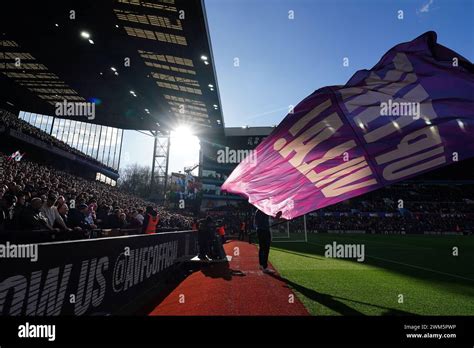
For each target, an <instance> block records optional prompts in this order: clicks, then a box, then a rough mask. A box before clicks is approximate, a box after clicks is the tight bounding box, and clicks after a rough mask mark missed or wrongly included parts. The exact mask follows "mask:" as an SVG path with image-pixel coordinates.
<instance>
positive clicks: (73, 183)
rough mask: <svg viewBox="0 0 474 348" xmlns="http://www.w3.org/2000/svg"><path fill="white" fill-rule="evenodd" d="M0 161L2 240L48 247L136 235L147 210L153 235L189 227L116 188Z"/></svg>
mask: <svg viewBox="0 0 474 348" xmlns="http://www.w3.org/2000/svg"><path fill="white" fill-rule="evenodd" d="M0 155H1V158H2V172H1V174H0V206H1V211H0V231H2V232H3V238H4V239H21V240H24V239H31V238H33V239H34V240H40V241H48V240H64V239H80V238H92V237H99V236H110V235H128V234H139V233H141V226H142V224H143V220H144V215H145V210H146V207H148V206H152V207H153V208H154V209H156V210H157V212H158V215H159V218H160V221H159V225H158V231H160V230H161V231H164V230H167V231H169V230H173V229H177V230H186V229H189V228H190V227H191V222H192V221H191V218H190V217H188V216H185V215H183V214H176V213H172V212H169V211H167V210H165V209H164V208H163V207H158V206H156V204H154V203H151V202H147V201H145V200H143V199H141V198H139V197H134V196H132V195H130V194H128V193H126V192H122V191H121V190H120V189H118V188H117V187H112V186H110V185H107V184H104V183H101V182H98V181H93V180H88V179H85V178H82V177H79V176H77V175H73V174H71V173H67V172H64V171H60V170H57V169H55V168H53V167H52V166H48V165H42V164H41V163H39V162H34V161H31V160H28V159H22V160H21V161H15V160H13V159H12V158H11V156H10V155H7V154H5V153H0ZM48 201H49V202H50V207H48ZM28 231H30V232H31V231H32V232H33V233H28ZM119 231H122V232H121V233H119Z"/></svg>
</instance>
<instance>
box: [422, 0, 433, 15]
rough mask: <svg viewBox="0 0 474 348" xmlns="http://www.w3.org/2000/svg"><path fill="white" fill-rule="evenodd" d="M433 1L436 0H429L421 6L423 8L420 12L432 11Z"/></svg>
mask: <svg viewBox="0 0 474 348" xmlns="http://www.w3.org/2000/svg"><path fill="white" fill-rule="evenodd" d="M433 1H434V0H429V1H428V2H427V3H426V4H424V5H423V6H421V8H420V9H419V12H420V13H426V12H429V11H430V6H431V5H432V4H433Z"/></svg>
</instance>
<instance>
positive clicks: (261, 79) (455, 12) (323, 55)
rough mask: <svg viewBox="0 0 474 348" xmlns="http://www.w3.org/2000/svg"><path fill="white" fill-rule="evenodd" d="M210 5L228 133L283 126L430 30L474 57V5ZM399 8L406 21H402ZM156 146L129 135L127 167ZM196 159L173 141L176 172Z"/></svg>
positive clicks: (441, 0) (319, 0)
mask: <svg viewBox="0 0 474 348" xmlns="http://www.w3.org/2000/svg"><path fill="white" fill-rule="evenodd" d="M205 5H206V11H207V18H208V23H209V31H210V36H211V42H212V48H213V53H214V57H213V58H214V62H213V63H214V64H215V67H216V71H217V80H218V84H219V90H220V97H221V101H222V110H223V113H224V122H225V125H226V126H228V127H229V126H230V127H236V126H244V125H249V126H270V125H274V124H278V123H279V122H280V121H281V120H282V119H283V118H284V117H285V115H286V113H287V112H288V107H289V105H296V104H297V103H298V102H299V101H300V100H302V99H303V98H305V97H306V96H307V95H309V94H311V93H312V92H313V91H314V90H316V89H318V88H320V87H323V86H328V85H338V84H345V83H346V81H347V80H348V79H349V78H350V77H351V76H352V75H353V74H354V73H355V72H356V71H357V70H360V69H367V68H371V67H372V66H374V65H375V64H376V63H377V62H378V60H379V59H380V58H381V57H382V55H383V54H384V53H385V52H386V51H387V50H389V49H390V48H391V47H393V46H394V45H396V44H398V43H401V42H406V41H410V40H412V39H414V38H415V37H417V36H419V35H421V34H422V33H424V32H426V31H428V30H434V31H436V32H437V33H438V42H439V43H441V44H442V45H444V46H447V47H449V48H451V49H453V50H454V51H457V52H458V53H460V54H461V55H463V56H465V57H466V58H468V59H469V60H471V61H473V58H474V24H473V23H474V1H472V0H423V1H419V0H410V1H405V0H404V1H389V0H357V1H356V0H205ZM399 10H402V11H403V17H404V18H403V19H398V18H397V16H398V11H399ZM289 11H293V12H292V13H293V14H294V19H290V18H289ZM344 57H347V58H349V66H348V67H344V66H343V64H342V62H343V58H344ZM235 58H238V60H239V66H238V67H236V66H234V61H235ZM175 143H177V142H175ZM152 145H153V141H152V139H151V138H149V139H147V137H145V136H143V135H140V134H139V133H136V132H127V133H126V134H125V136H124V156H126V154H127V153H128V154H129V155H128V156H129V161H128V162H127V161H124V160H123V158H122V165H126V164H127V163H135V162H136V163H139V164H141V165H150V164H151V157H152V151H153V146H152ZM188 149H189V148H188ZM197 153H198V152H197V151H192V152H189V153H188V151H187V150H184V149H182V148H181V149H180V148H179V147H178V146H177V145H176V144H175V145H174V146H173V141H172V147H171V159H170V169H171V170H173V171H177V170H182V168H183V165H189V164H191V163H195V162H197V161H198V158H197ZM130 154H134V156H130Z"/></svg>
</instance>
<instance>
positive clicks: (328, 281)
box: [270, 233, 474, 315]
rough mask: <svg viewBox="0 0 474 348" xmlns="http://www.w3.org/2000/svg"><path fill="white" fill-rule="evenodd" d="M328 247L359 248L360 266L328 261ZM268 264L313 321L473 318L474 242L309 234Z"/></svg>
mask: <svg viewBox="0 0 474 348" xmlns="http://www.w3.org/2000/svg"><path fill="white" fill-rule="evenodd" d="M334 241H336V242H337V243H340V244H364V246H365V260H364V262H357V261H356V260H355V259H337V258H326V257H325V256H324V255H325V245H326V244H332V243H333V242H334ZM453 247H457V248H458V250H459V255H458V256H453ZM270 261H271V262H272V264H273V266H274V267H275V268H276V269H277V270H278V271H279V273H280V275H281V277H282V278H284V279H285V281H286V282H287V283H288V285H289V286H290V287H291V288H292V289H293V290H294V291H295V292H296V294H297V296H298V297H299V298H300V300H301V301H302V302H303V304H304V305H305V306H306V308H307V309H308V310H309V312H310V313H311V314H312V315H412V314H416V315H474V237H470V236H427V235H356V234H346V235H341V234H312V233H309V234H308V243H284V242H280V243H274V244H273V245H272V250H271V252H270ZM400 295H401V296H400Z"/></svg>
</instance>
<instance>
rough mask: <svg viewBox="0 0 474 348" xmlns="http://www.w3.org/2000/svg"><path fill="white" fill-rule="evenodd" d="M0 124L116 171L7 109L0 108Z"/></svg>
mask: <svg viewBox="0 0 474 348" xmlns="http://www.w3.org/2000/svg"><path fill="white" fill-rule="evenodd" d="M0 125H3V126H5V127H7V128H11V129H14V130H16V131H18V132H21V133H23V134H26V135H29V136H31V137H33V138H35V139H38V140H41V141H42V142H44V143H46V144H47V145H50V146H54V147H56V148H58V149H61V150H63V151H66V152H68V153H71V154H73V155H76V156H79V157H80V158H82V159H84V160H86V161H88V162H91V163H93V164H95V165H97V166H100V167H104V168H106V169H108V170H111V171H114V172H116V170H115V169H113V168H111V167H109V166H106V165H105V164H103V163H102V162H100V161H98V160H96V159H95V158H93V157H91V156H89V155H86V154H85V153H83V152H81V151H79V150H77V149H75V148H73V147H71V146H69V145H68V144H66V143H65V142H63V141H61V140H59V139H57V138H55V137H53V136H52V135H50V134H48V133H47V132H45V131H43V130H41V129H39V128H37V127H35V126H32V125H31V124H29V123H28V122H26V121H24V120H22V119H20V118H18V116H17V115H14V114H12V113H10V112H8V111H5V110H2V109H0Z"/></svg>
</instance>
